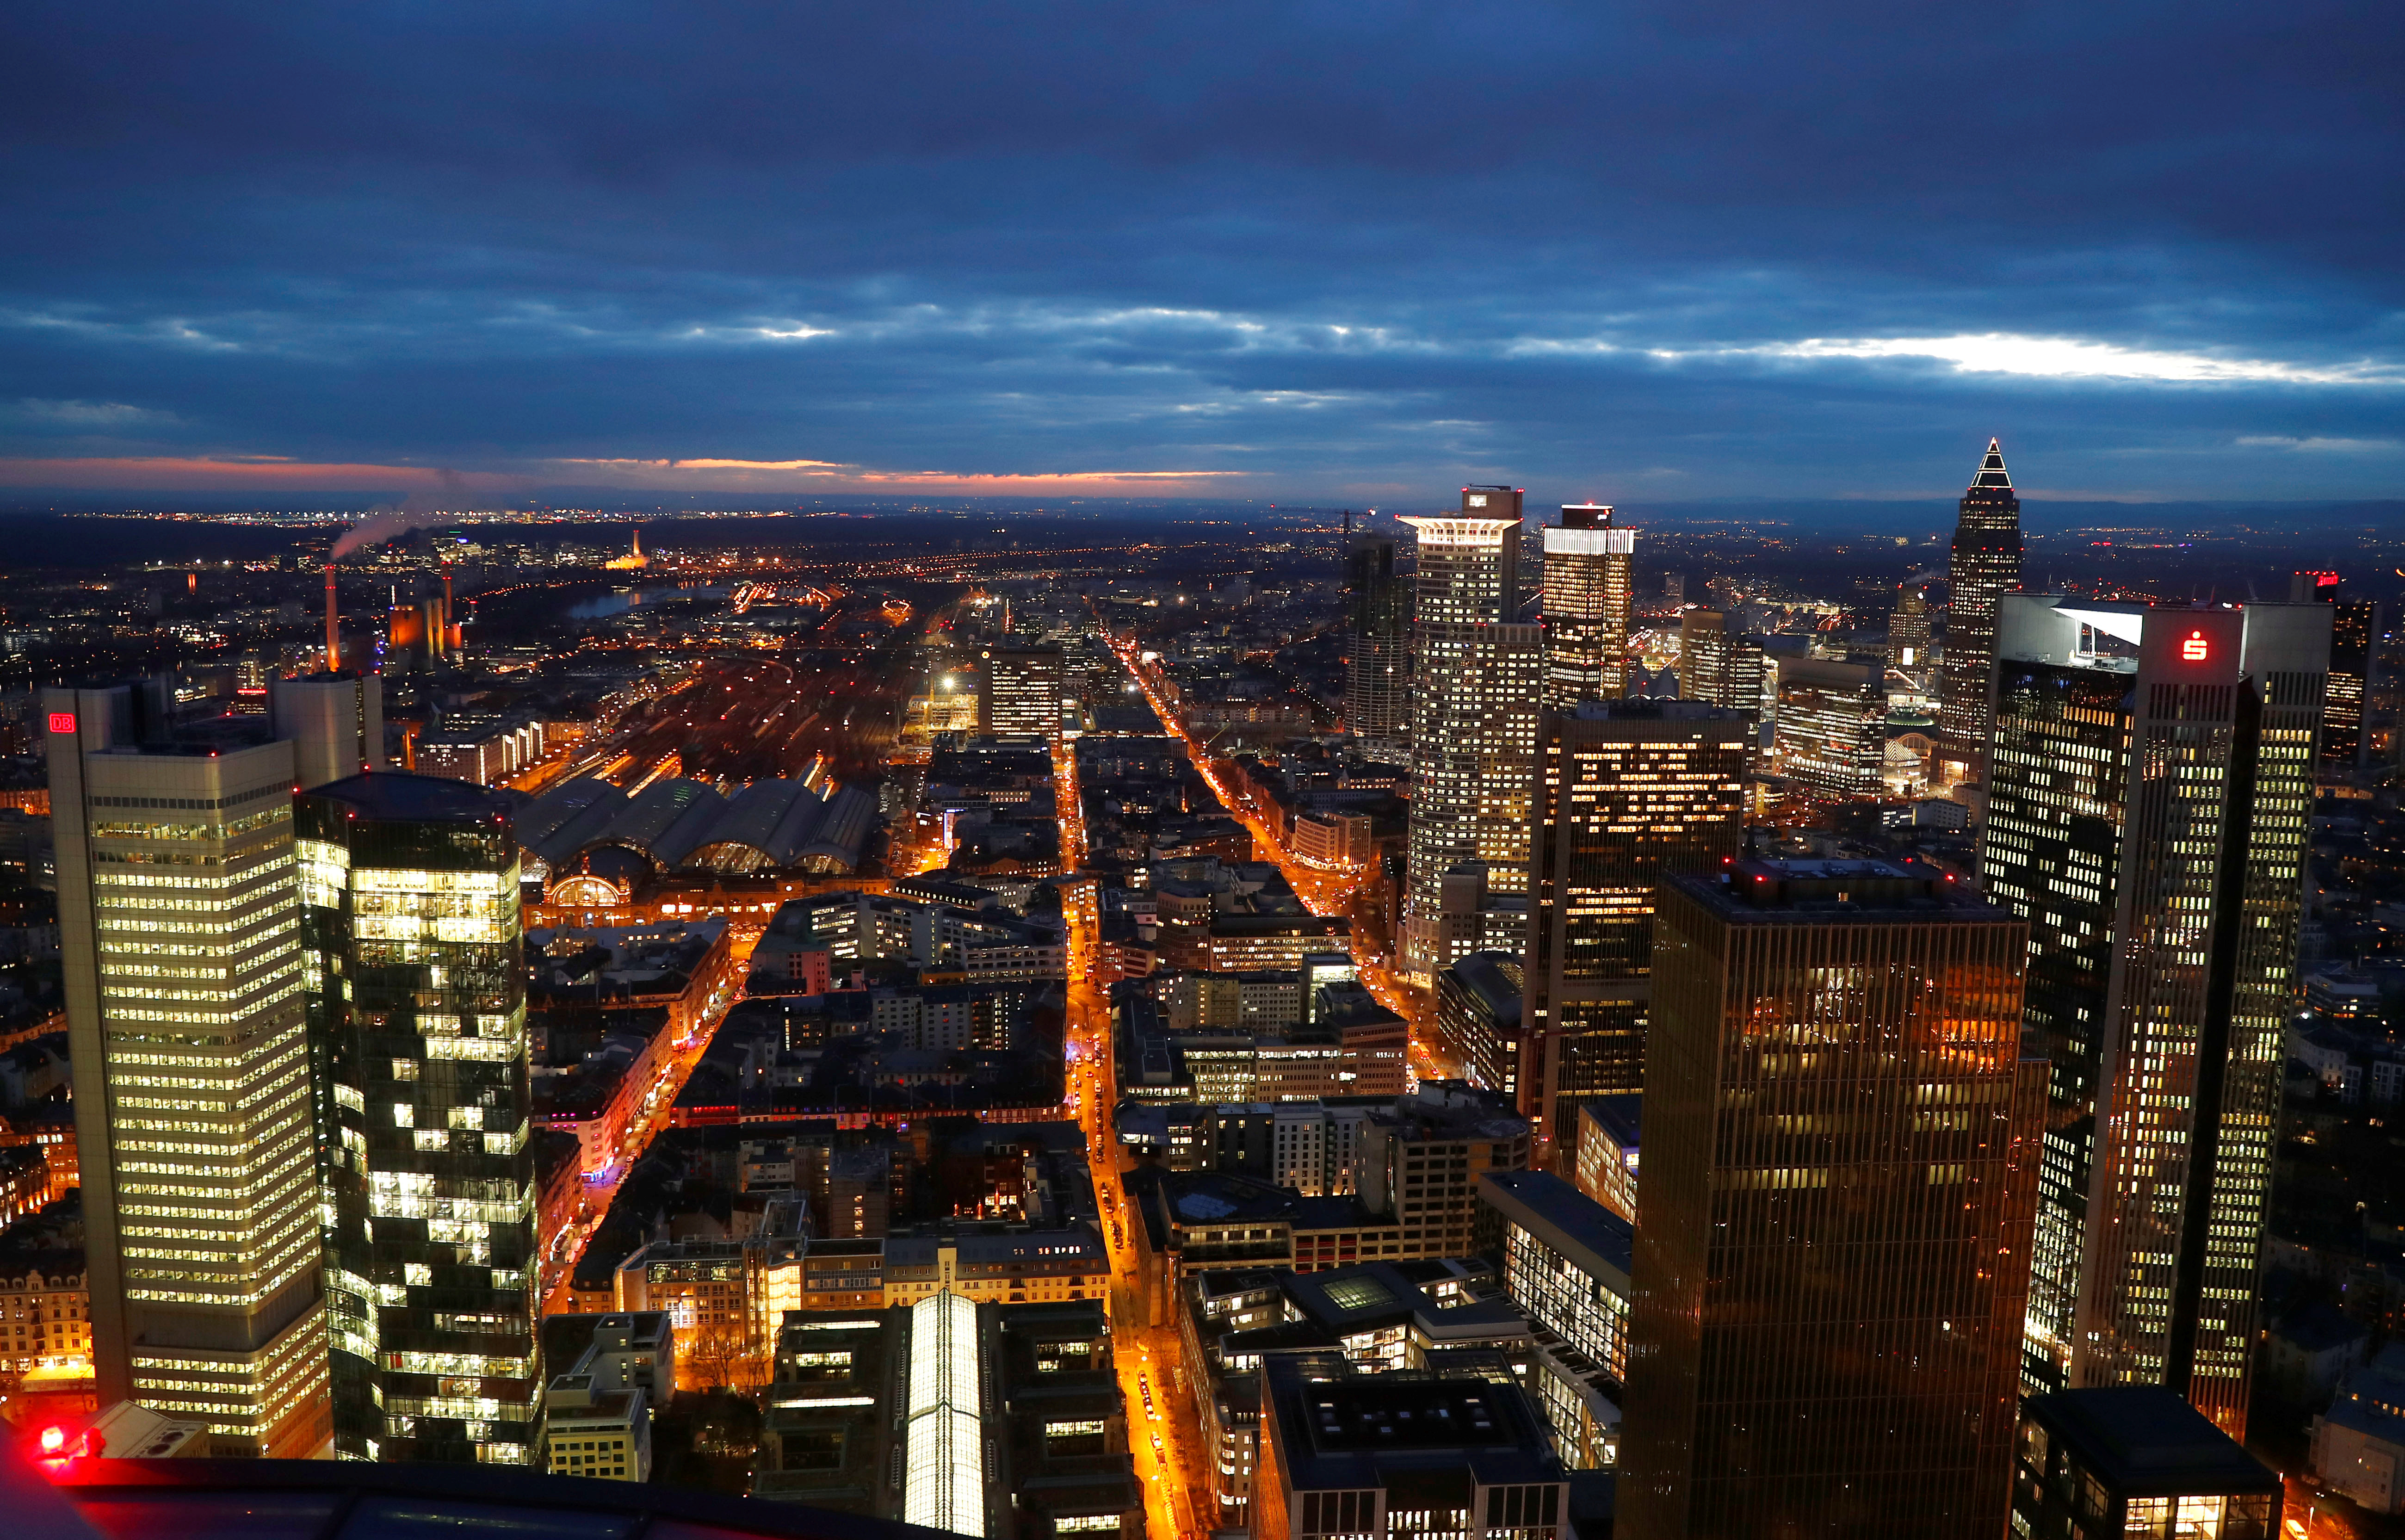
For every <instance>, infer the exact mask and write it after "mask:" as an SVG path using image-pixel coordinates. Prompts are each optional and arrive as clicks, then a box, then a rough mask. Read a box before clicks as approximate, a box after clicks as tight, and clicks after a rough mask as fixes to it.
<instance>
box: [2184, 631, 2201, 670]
mask: <svg viewBox="0 0 2405 1540" xmlns="http://www.w3.org/2000/svg"><path fill="white" fill-rule="evenodd" d="M2205 651H2206V648H2205V645H2204V633H2203V632H2202V631H2190V632H2188V633H2187V641H2185V642H2183V643H2180V656H2181V657H2184V658H2186V659H2187V660H2188V661H2189V662H2191V663H2201V662H2203V661H2204V655H2205Z"/></svg>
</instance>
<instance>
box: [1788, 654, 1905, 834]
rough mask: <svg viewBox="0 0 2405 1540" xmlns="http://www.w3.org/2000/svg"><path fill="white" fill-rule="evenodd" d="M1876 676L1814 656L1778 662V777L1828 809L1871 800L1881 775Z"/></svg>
mask: <svg viewBox="0 0 2405 1540" xmlns="http://www.w3.org/2000/svg"><path fill="white" fill-rule="evenodd" d="M1884 684H1885V681H1884V679H1883V678H1882V677H1881V671H1880V670H1878V669H1877V668H1873V667H1871V666H1870V665H1868V664H1857V663H1836V662H1832V661H1830V660H1828V659H1825V658H1819V657H1782V658H1780V659H1779V720H1778V724H1777V726H1776V727H1775V728H1773V729H1772V743H1773V745H1774V752H1775V754H1776V756H1777V759H1778V764H1779V774H1781V775H1785V776H1789V777H1792V778H1793V779H1794V780H1795V781H1797V782H1799V783H1801V784H1802V785H1803V788H1804V791H1805V793H1806V795H1807V796H1810V797H1814V798H1820V799H1821V800H1823V801H1830V802H1857V801H1877V800H1878V796H1879V791H1880V788H1881V786H1882V785H1883V784H1884V783H1885V777H1886V773H1887V692H1886V690H1885V688H1884V687H1883V686H1884Z"/></svg>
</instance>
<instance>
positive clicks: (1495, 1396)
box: [1261, 1353, 1565, 1507]
mask: <svg viewBox="0 0 2405 1540" xmlns="http://www.w3.org/2000/svg"><path fill="white" fill-rule="evenodd" d="M1261 1378H1262V1386H1263V1392H1264V1393H1263V1403H1262V1408H1261V1415H1262V1417H1263V1418H1264V1419H1272V1418H1273V1419H1275V1432H1274V1434H1273V1445H1274V1448H1276V1450H1277V1454H1278V1459H1279V1461H1280V1462H1281V1463H1282V1464H1283V1465H1284V1466H1285V1471H1286V1478H1287V1479H1286V1485H1287V1489H1288V1490H1289V1491H1329V1490H1331V1489H1336V1490H1355V1491H1357V1490H1361V1489H1364V1488H1372V1487H1377V1488H1385V1489H1386V1490H1387V1491H1389V1493H1390V1494H1400V1493H1409V1494H1412V1495H1420V1496H1426V1497H1428V1498H1430V1499H1433V1501H1430V1502H1429V1503H1428V1505H1429V1506H1438V1505H1443V1506H1454V1505H1459V1504H1466V1502H1467V1500H1468V1498H1469V1495H1470V1488H1471V1484H1472V1482H1473V1481H1474V1482H1476V1483H1479V1484H1483V1485H1490V1486H1492V1485H1498V1484H1505V1483H1511V1484H1535V1483H1540V1482H1549V1481H1559V1480H1562V1479H1563V1478H1564V1474H1565V1473H1564V1471H1563V1468H1562V1464H1561V1462H1560V1460H1559V1459H1558V1458H1557V1457H1556V1456H1555V1455H1554V1452H1553V1446H1552V1441H1551V1438H1550V1435H1549V1434H1547V1432H1546V1430H1545V1428H1544V1427H1543V1425H1542V1424H1541V1423H1540V1421H1539V1420H1538V1418H1537V1415H1536V1412H1535V1410H1534V1409H1533V1408H1532V1407H1531V1406H1529V1404H1528V1399H1527V1395H1526V1392H1523V1391H1521V1390H1520V1389H1519V1388H1518V1387H1517V1386H1515V1385H1510V1384H1498V1383H1496V1382H1495V1381H1493V1380H1491V1379H1485V1378H1439V1377H1437V1376H1433V1375H1425V1374H1418V1373H1413V1372H1411V1371H1402V1370H1399V1371H1392V1372H1389V1373H1385V1374H1378V1375H1360V1374H1357V1373H1353V1372H1351V1365H1349V1364H1346V1363H1343V1361H1342V1359H1341V1358H1340V1357H1337V1356H1336V1355H1332V1354H1319V1353H1305V1354H1295V1355H1288V1356H1280V1357H1275V1358H1272V1359H1269V1360H1267V1361H1265V1363H1263V1366H1262V1371H1261ZM1447 1499H1452V1501H1448V1500H1447ZM1393 1505H1394V1506H1396V1507H1406V1506H1415V1505H1417V1504H1413V1503H1410V1502H1407V1501H1397V1502H1395V1503H1394V1504H1393Z"/></svg>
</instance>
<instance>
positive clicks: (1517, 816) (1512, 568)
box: [1402, 487, 1544, 982]
mask: <svg viewBox="0 0 2405 1540" xmlns="http://www.w3.org/2000/svg"><path fill="white" fill-rule="evenodd" d="M1403 522H1404V523H1406V524H1409V525H1411V526H1412V527H1413V529H1414V530H1417V531H1418V532H1419V541H1418V553H1419V574H1418V582H1417V590H1418V591H1417V597H1416V600H1415V601H1414V612H1413V625H1412V677H1413V680H1414V681H1415V682H1416V683H1415V685H1414V688H1413V692H1412V816H1411V827H1410V834H1409V849H1408V868H1407V873H1406V877H1405V891H1404V908H1403V946H1402V951H1403V968H1404V970H1405V971H1406V972H1409V973H1413V974H1415V975H1417V976H1418V977H1419V978H1420V979H1421V981H1422V982H1427V981H1428V980H1429V979H1430V978H1432V977H1433V976H1434V974H1435V972H1436V970H1437V969H1438V968H1442V967H1443V966H1444V965H1445V964H1446V963H1448V962H1451V961H1452V960H1453V954H1452V953H1451V950H1450V944H1449V943H1448V942H1446V940H1444V937H1443V934H1442V929H1443V926H1442V891H1441V890H1442V883H1443V880H1444V875H1445V873H1446V872H1447V871H1449V870H1451V869H1453V868H1455V867H1456V866H1457V865H1458V864H1460V863H1461V862H1463V861H1483V862H1484V863H1486V866H1487V873H1486V881H1487V883H1488V884H1489V885H1490V886H1491V887H1493V888H1494V889H1496V890H1497V891H1498V892H1503V893H1517V892H1519V891H1521V890H1522V889H1523V888H1524V887H1525V886H1526V881H1527V870H1528V821H1527V814H1528V765H1529V762H1530V759H1531V758H1532V756H1534V754H1535V752H1536V736H1537V714H1538V698H1539V696H1540V692H1541V689H1542V680H1543V670H1544V645H1543V631H1542V629H1541V628H1540V627H1537V626H1529V625H1521V624H1516V623H1514V622H1513V619H1512V616H1513V615H1514V613H1515V612H1516V609H1517V606H1518V599H1517V596H1518V594H1519V584H1520V545H1519V532H1520V494H1519V493H1518V492H1516V491H1513V490H1512V488H1510V487H1466V488H1464V489H1463V491H1462V494H1461V510H1460V512H1459V513H1458V514H1452V515H1434V516H1427V517H1419V518H1406V519H1405V520H1403ZM1462 950H1465V951H1467V950H1470V949H1469V948H1463V949H1462Z"/></svg>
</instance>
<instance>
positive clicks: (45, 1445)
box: [42, 1422, 67, 1454]
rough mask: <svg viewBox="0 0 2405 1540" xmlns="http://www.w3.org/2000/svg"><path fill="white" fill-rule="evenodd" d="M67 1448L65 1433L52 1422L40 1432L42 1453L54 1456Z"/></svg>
mask: <svg viewBox="0 0 2405 1540" xmlns="http://www.w3.org/2000/svg"><path fill="white" fill-rule="evenodd" d="M66 1447H67V1431H66V1430H65V1429H64V1428H62V1427H60V1426H59V1425H58V1424H57V1423H55V1422H53V1423H51V1424H50V1425H49V1427H47V1428H44V1429H43V1430H42V1452H43V1453H44V1454H56V1453H58V1452H59V1451H60V1450H61V1449H63V1448H66Z"/></svg>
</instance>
